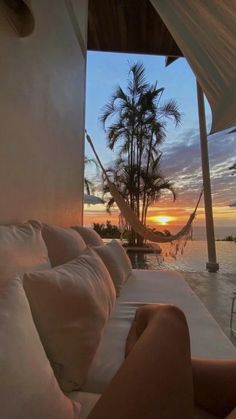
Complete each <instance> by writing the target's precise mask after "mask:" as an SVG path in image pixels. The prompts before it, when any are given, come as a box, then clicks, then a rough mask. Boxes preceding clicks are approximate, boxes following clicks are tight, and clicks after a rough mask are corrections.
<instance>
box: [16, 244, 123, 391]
mask: <svg viewBox="0 0 236 419" xmlns="http://www.w3.org/2000/svg"><path fill="white" fill-rule="evenodd" d="M24 288H25V291H26V294H27V297H28V300H29V302H30V307H31V310H32V314H33V318H34V321H35V324H36V327H37V329H38V332H39V335H40V337H41V340H42V342H43V345H44V348H45V350H46V353H47V355H48V358H49V360H50V361H51V364H52V367H53V369H54V372H55V375H56V377H57V379H58V381H59V383H60V385H61V388H62V389H63V390H64V391H72V390H77V389H79V388H80V387H81V385H82V384H83V382H84V380H85V379H86V376H87V373H88V369H89V366H90V364H91V362H92V360H93V357H94V355H95V352H96V350H97V347H98V344H99V342H100V339H101V336H102V332H103V328H104V326H105V324H106V322H107V320H108V318H109V316H110V313H111V311H112V308H113V305H114V302H115V298H116V296H115V289H114V285H113V282H112V280H111V277H110V275H109V272H108V271H107V269H106V267H105V265H104V264H103V262H102V261H101V259H100V258H99V257H98V256H97V255H96V253H95V252H93V251H92V250H91V249H88V250H86V251H85V252H84V253H83V254H82V255H81V256H79V257H78V258H76V259H74V260H73V261H71V262H68V263H66V264H65V265H62V266H58V267H57V268H53V269H51V270H50V271H45V272H39V273H32V274H27V275H25V276H24Z"/></svg>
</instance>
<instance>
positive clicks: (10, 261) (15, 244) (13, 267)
mask: <svg viewBox="0 0 236 419" xmlns="http://www.w3.org/2000/svg"><path fill="white" fill-rule="evenodd" d="M50 267H51V264H50V261H49V258H48V251H47V248H46V245H45V243H44V241H43V239H42V234H41V224H40V223H38V222H37V221H31V222H28V223H25V224H18V225H8V226H0V283H1V282H2V281H3V280H4V279H7V278H10V277H12V276H13V275H20V274H23V273H24V272H26V271H37V270H42V269H49V268H50Z"/></svg>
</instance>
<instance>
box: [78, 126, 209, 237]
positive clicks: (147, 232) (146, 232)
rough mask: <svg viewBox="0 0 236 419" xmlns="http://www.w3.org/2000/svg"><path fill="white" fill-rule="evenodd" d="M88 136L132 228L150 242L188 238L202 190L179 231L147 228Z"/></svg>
mask: <svg viewBox="0 0 236 419" xmlns="http://www.w3.org/2000/svg"><path fill="white" fill-rule="evenodd" d="M86 138H87V141H88V143H89V144H90V146H91V148H92V150H93V152H94V155H95V157H96V159H97V161H98V164H99V165H100V167H101V169H102V172H103V173H104V175H105V177H106V181H107V184H108V187H109V190H110V193H111V195H112V197H113V198H114V200H115V202H116V204H117V206H118V208H119V210H120V212H121V215H122V217H124V218H125V220H126V222H127V224H128V225H129V226H130V227H132V229H133V230H134V231H135V232H136V233H138V234H139V235H140V236H141V237H143V238H144V239H145V240H148V241H150V242H154V243H170V242H172V241H174V240H178V239H181V238H184V237H185V238H186V239H187V238H188V236H189V234H190V232H191V226H192V222H193V220H194V217H195V215H196V211H197V208H198V205H199V202H200V199H201V196H202V192H201V193H200V196H199V198H198V201H197V204H196V207H195V210H194V212H193V213H192V214H191V215H190V217H189V219H188V221H187V223H186V224H185V226H184V227H183V228H182V229H181V230H180V231H178V233H176V234H174V235H164V234H163V233H162V232H159V231H152V230H151V229H149V228H147V227H146V226H145V225H144V224H143V223H142V222H141V221H140V220H139V218H138V217H137V215H136V214H135V213H134V211H133V210H132V208H131V207H130V206H129V205H128V204H127V202H126V201H125V200H124V198H123V196H122V195H121V194H120V192H119V191H118V189H117V188H116V186H115V185H114V183H112V182H110V180H109V176H108V175H107V172H106V170H105V169H104V167H103V165H102V162H101V160H100V159H99V157H98V154H97V152H96V150H95V147H94V145H93V142H92V140H91V137H90V136H89V135H88V134H86Z"/></svg>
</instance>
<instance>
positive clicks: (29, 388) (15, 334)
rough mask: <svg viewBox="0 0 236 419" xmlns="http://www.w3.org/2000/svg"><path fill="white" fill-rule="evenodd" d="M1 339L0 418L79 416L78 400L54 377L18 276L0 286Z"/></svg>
mask: <svg viewBox="0 0 236 419" xmlns="http://www.w3.org/2000/svg"><path fill="white" fill-rule="evenodd" d="M0 341H1V345H0V376H1V379H0V406H1V418H4V419H15V418H17V419H42V418H45V419H46V418H48V419H49V418H50V419H74V418H79V412H80V404H79V403H76V402H72V401H71V400H70V399H68V398H67V397H66V396H65V395H64V394H63V393H62V391H61V390H60V388H59V386H58V383H57V381H56V379H55V377H54V374H53V371H52V368H51V366H50V364H49V361H48V359H47V357H46V354H45V352H44V349H43V347H42V344H41V342H40V339H39V336H38V333H37V331H36V328H35V325H34V322H33V319H32V315H31V311H30V307H29V303H28V301H27V298H26V296H25V292H24V289H23V287H22V283H21V280H20V279H19V278H14V279H9V280H8V281H6V283H5V284H3V285H2V287H1V289H0Z"/></svg>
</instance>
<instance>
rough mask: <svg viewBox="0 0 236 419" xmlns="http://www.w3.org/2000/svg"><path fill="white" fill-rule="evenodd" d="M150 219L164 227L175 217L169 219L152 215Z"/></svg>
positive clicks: (165, 216) (168, 217)
mask: <svg viewBox="0 0 236 419" xmlns="http://www.w3.org/2000/svg"><path fill="white" fill-rule="evenodd" d="M150 219H151V220H152V221H154V222H155V223H157V224H160V225H162V226H166V225H167V224H169V222H170V221H173V220H174V219H175V217H171V216H169V215H154V216H153V217H150Z"/></svg>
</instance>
